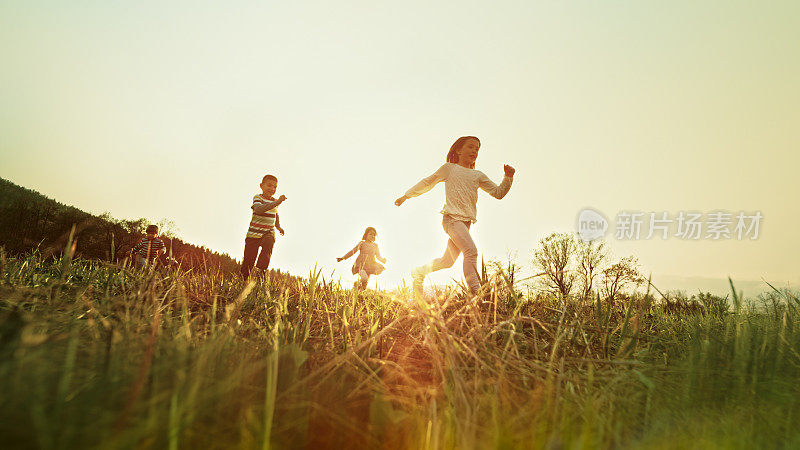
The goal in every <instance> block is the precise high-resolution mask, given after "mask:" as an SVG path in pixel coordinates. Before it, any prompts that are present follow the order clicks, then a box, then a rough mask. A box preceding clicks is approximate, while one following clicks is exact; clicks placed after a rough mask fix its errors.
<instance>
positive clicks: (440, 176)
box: [394, 163, 450, 206]
mask: <svg viewBox="0 0 800 450" xmlns="http://www.w3.org/2000/svg"><path fill="white" fill-rule="evenodd" d="M449 169H450V167H449V166H448V165H447V164H446V163H445V164H443V165H442V167H439V169H437V170H436V172H434V173H433V175H430V176H427V177H425V178H423V179H422V180H420V181H419V182H418V183H417V184H415V185H414V186H412V187H411V189H409V190H407V191H406V193H405V194H404V195H403V196H402V197H400V198H398V199H397V200H395V201H394V204H395V205H397V206H400V205H402V204H403V202H404V201H406V200H408V199H409V198H411V197H416V196H418V195H422V194H424V193H426V192H428V191H430V190H431V189H433V187H434V186H436V184H437V183H439V182H440V181H444V180H446V179H447V174H448V171H449Z"/></svg>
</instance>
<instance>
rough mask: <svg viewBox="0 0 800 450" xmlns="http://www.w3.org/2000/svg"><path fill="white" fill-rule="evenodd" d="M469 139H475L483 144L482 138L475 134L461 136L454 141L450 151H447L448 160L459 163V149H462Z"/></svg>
mask: <svg viewBox="0 0 800 450" xmlns="http://www.w3.org/2000/svg"><path fill="white" fill-rule="evenodd" d="M468 139H475V140H476V141H478V146H480V145H481V140H480V139H478V138H476V137H475V136H461V137H460V138H458V139H456V141H455V142H453V145H451V146H450V151H449V152H447V162H449V163H454V164H458V151H459V150H461V147H463V146H464V144H466V143H467V140H468ZM473 168H474V167H473Z"/></svg>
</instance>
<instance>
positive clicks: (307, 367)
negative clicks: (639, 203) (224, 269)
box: [0, 254, 800, 449]
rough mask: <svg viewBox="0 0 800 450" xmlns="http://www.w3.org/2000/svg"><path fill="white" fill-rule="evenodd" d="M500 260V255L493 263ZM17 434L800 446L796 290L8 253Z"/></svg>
mask: <svg viewBox="0 0 800 450" xmlns="http://www.w3.org/2000/svg"><path fill="white" fill-rule="evenodd" d="M490 272H491V271H490ZM0 273H1V274H2V280H0V380H2V384H3V388H2V390H0V442H2V443H3V447H5V448H45V449H55V448H97V447H100V448H170V449H177V448H226V449H228V448H414V449H416V448H425V449H439V448H444V449H450V448H458V449H462V448H466V449H469V448H552V449H558V448H565V449H566V448H570V449H571V448H742V449H750V448H800V427H798V426H797V425H796V424H797V421H798V420H800V329H798V326H800V322H799V321H798V319H799V318H800V310H799V309H798V308H800V302H798V299H797V298H796V297H795V296H794V295H793V294H792V293H791V292H788V291H778V290H776V291H775V292H774V293H773V295H771V296H768V297H766V298H764V299H762V300H765V301H763V302H761V303H760V304H751V303H747V302H744V301H742V299H741V298H740V296H739V295H738V294H737V293H736V292H735V291H732V294H731V296H730V299H723V298H719V297H714V296H710V295H701V296H699V297H696V298H695V299H694V300H693V301H685V300H678V301H666V300H664V299H663V298H662V297H661V296H660V295H659V294H655V295H652V294H651V293H648V294H639V295H635V296H633V297H628V298H625V299H624V300H622V301H617V302H614V304H611V303H609V302H608V301H607V300H606V299H602V298H599V297H595V298H593V299H588V300H578V299H566V300H562V299H558V298H536V299H534V298H532V297H531V296H530V295H529V294H527V293H526V292H527V290H526V289H525V287H524V282H521V281H516V282H512V281H511V279H512V277H511V275H512V274H509V273H507V272H504V271H502V270H501V269H500V268H499V267H496V268H495V269H494V271H493V273H489V274H487V275H486V277H485V282H486V286H485V287H486V291H487V293H486V295H485V296H484V297H483V298H470V297H467V296H464V295H462V294H460V291H459V290H458V289H450V290H444V291H441V292H431V293H428V294H427V295H425V296H424V298H422V299H419V300H416V299H414V296H413V295H411V292H410V290H408V289H407V290H405V291H403V290H400V291H398V292H391V293H389V292H375V291H371V290H369V291H362V292H359V291H354V290H352V289H350V288H348V287H343V286H341V285H340V284H333V283H330V282H329V281H328V280H326V279H325V278H324V277H323V276H322V275H321V274H320V272H313V271H312V272H311V273H309V274H308V275H307V276H305V277H303V278H298V277H293V276H289V275H286V274H282V273H278V272H273V273H271V274H270V276H269V277H268V278H266V279H262V280H259V281H258V282H256V283H251V284H245V283H243V282H242V280H241V279H240V278H238V277H235V276H230V275H228V276H226V275H223V274H221V273H214V272H207V273H191V272H183V271H181V270H175V271H155V272H146V271H144V272H143V271H135V270H132V269H130V268H126V267H121V266H118V265H112V264H108V263H103V262H99V261H84V260H75V261H73V260H71V258H69V257H65V258H63V259H61V260H52V259H50V260H45V259H44V258H42V257H40V256H38V255H37V254H29V255H26V256H24V257H6V256H4V255H3V257H2V268H0Z"/></svg>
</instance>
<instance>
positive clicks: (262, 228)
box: [247, 194, 278, 238]
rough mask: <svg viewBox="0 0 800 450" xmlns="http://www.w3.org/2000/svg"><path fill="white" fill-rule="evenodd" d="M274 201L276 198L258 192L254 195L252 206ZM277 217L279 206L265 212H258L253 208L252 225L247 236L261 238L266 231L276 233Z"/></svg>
mask: <svg viewBox="0 0 800 450" xmlns="http://www.w3.org/2000/svg"><path fill="white" fill-rule="evenodd" d="M274 201H275V199H274V198H267V197H264V196H263V195H262V194H258V195H256V196H254V197H253V205H252V206H256V205H261V204H264V203H272V202H274ZM252 206H251V208H252ZM277 217H278V207H277V206H276V207H274V208H272V209H270V210H269V211H266V212H263V213H258V212H256V211H255V210H253V217H252V218H251V219H250V227H249V228H248V229H247V237H248V238H260V237H262V236H264V233H275V221H276V219H277Z"/></svg>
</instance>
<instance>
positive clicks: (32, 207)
mask: <svg viewBox="0 0 800 450" xmlns="http://www.w3.org/2000/svg"><path fill="white" fill-rule="evenodd" d="M149 224H150V222H148V221H147V220H146V219H143V218H142V219H135V220H125V219H123V220H118V219H114V218H113V217H111V216H110V214H108V213H105V214H102V215H99V216H96V215H93V214H89V213H87V212H85V211H81V210H80V209H78V208H75V207H74V206H69V205H64V204H62V203H59V202H57V201H55V200H53V199H50V198H48V197H45V196H44V195H42V194H40V193H38V192H36V191H33V190H30V189H27V188H24V187H22V186H18V185H16V184H14V183H12V182H10V181H8V180H5V179H3V178H0V246H2V247H3V248H4V249H5V251H6V252H8V253H9V254H12V255H14V254H23V253H26V252H30V251H39V252H41V253H42V254H44V255H45V256H48V257H49V256H58V255H59V254H60V253H61V252H62V251H63V250H64V246H65V245H66V242H67V240H68V239H69V235H70V232H71V230H72V227H73V225H74V226H75V238H76V239H75V240H76V247H75V256H76V257H82V258H86V259H101V260H104V261H111V262H121V261H122V260H124V258H127V257H128V255H129V252H130V250H131V248H133V246H135V245H136V244H137V243H138V242H139V240H140V239H141V238H142V237H143V236H144V230H145V228H147V225H149ZM158 225H159V228H161V229H163V231H164V233H162V236H161V239H162V240H163V241H164V244H165V245H166V246H167V254H168V255H171V256H172V257H173V258H174V259H175V260H176V262H177V264H179V265H180V267H182V268H184V269H194V270H204V271H207V270H215V271H216V270H220V271H223V272H235V271H236V270H237V269H238V267H239V264H238V263H237V262H236V261H235V260H234V259H233V258H231V257H230V256H229V255H228V254H226V253H219V252H215V251H212V250H210V249H208V248H206V247H204V246H197V245H193V244H190V243H187V242H184V241H183V240H181V239H180V238H178V237H176V236H174V233H173V232H172V231H171V228H174V227H171V226H170V223H169V222H163V221H162V223H160V224H158ZM165 225H166V226H165Z"/></svg>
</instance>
